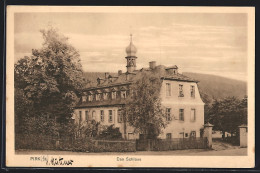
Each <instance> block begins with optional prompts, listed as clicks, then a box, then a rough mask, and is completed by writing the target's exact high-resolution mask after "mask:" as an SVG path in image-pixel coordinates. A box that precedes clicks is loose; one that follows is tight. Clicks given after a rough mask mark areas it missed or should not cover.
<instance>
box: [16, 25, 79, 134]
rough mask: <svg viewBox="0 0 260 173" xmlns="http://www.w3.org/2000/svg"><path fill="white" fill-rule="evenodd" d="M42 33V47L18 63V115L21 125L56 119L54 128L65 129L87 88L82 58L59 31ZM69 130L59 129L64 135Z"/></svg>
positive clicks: (42, 31) (50, 30) (49, 30)
mask: <svg viewBox="0 0 260 173" xmlns="http://www.w3.org/2000/svg"><path fill="white" fill-rule="evenodd" d="M41 33H42V35H43V40H44V42H43V46H42V48H41V49H33V50H32V56H30V57H28V56H26V57H24V58H21V59H20V60H19V61H18V62H17V63H16V64H15V114H16V117H17V120H20V121H19V123H22V122H23V121H22V120H21V119H27V121H28V118H31V119H32V118H34V119H36V120H38V121H45V120H46V121H49V120H50V119H52V120H54V121H55V123H54V124H52V125H55V126H56V127H64V124H67V123H69V120H70V118H71V115H72V114H71V113H72V107H73V106H74V105H75V103H76V102H77V101H78V99H79V98H78V97H77V94H78V93H79V91H80V90H81V88H82V87H83V85H84V77H83V71H82V66H81V63H80V58H79V56H80V55H79V53H78V51H77V50H76V49H75V48H74V47H73V46H72V45H70V44H69V43H68V38H67V37H65V36H63V35H62V34H59V33H58V31H57V30H55V29H53V28H50V29H48V30H41ZM25 108H30V111H25V110H24V109H25ZM43 124H44V123H43ZM20 125H24V124H20ZM44 128H46V127H44ZM65 131H66V128H65V129H64V128H59V132H60V133H63V132H64V133H65Z"/></svg>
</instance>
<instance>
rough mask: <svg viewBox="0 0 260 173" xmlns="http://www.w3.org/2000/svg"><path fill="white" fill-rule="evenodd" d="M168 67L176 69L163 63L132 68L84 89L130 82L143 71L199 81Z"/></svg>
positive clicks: (165, 78) (176, 78)
mask: <svg viewBox="0 0 260 173" xmlns="http://www.w3.org/2000/svg"><path fill="white" fill-rule="evenodd" d="M168 69H178V67H177V66H176V65H174V66H170V67H165V66H163V65H158V66H156V67H155V68H154V69H151V68H141V69H140V70H134V71H133V72H132V73H128V72H126V73H122V74H120V75H117V76H111V75H109V77H110V76H111V77H110V78H108V79H102V80H101V81H100V84H98V83H97V82H93V83H89V84H88V85H87V86H86V89H87V90H88V89H97V88H104V87H111V86H116V85H124V84H130V83H132V82H133V81H135V80H137V79H139V78H140V77H141V76H142V74H143V72H148V73H154V74H159V76H160V77H161V78H162V79H164V80H176V81H186V82H199V81H197V80H194V79H191V78H189V77H187V76H185V75H183V74H180V73H178V74H172V73H171V72H170V71H168Z"/></svg>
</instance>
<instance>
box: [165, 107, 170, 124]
mask: <svg viewBox="0 0 260 173" xmlns="http://www.w3.org/2000/svg"><path fill="white" fill-rule="evenodd" d="M166 121H171V108H166Z"/></svg>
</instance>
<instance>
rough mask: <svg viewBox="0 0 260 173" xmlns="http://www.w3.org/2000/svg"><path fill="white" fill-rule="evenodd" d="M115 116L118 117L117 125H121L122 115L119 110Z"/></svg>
mask: <svg viewBox="0 0 260 173" xmlns="http://www.w3.org/2000/svg"><path fill="white" fill-rule="evenodd" d="M117 116H118V119H117V121H118V123H122V122H123V115H122V112H121V110H118V111H117Z"/></svg>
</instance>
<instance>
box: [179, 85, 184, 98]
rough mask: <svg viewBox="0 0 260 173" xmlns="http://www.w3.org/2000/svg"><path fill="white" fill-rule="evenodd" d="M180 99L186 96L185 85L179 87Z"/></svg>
mask: <svg viewBox="0 0 260 173" xmlns="http://www.w3.org/2000/svg"><path fill="white" fill-rule="evenodd" d="M179 97H184V94H183V85H181V84H180V85H179Z"/></svg>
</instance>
